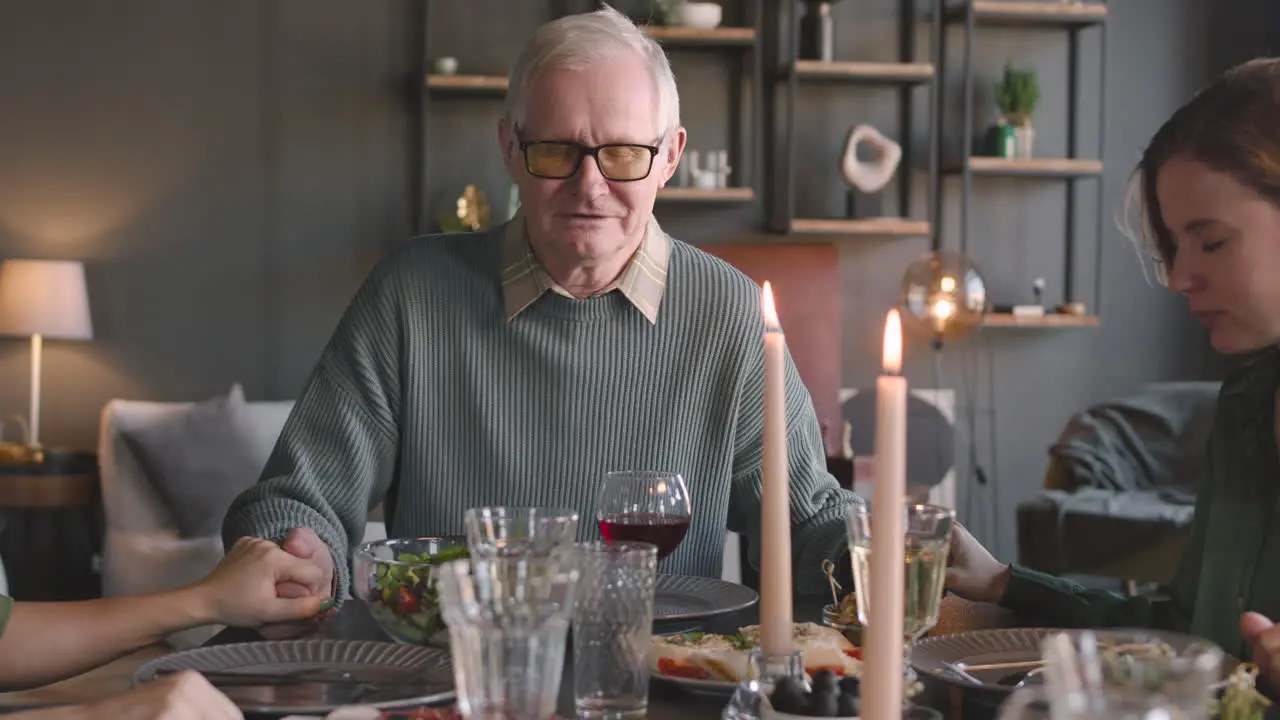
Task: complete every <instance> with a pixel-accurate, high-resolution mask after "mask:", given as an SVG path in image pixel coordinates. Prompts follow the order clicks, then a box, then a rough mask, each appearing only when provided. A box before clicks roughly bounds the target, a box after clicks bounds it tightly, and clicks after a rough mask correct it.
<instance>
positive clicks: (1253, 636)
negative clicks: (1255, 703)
mask: <svg viewBox="0 0 1280 720" xmlns="http://www.w3.org/2000/svg"><path fill="white" fill-rule="evenodd" d="M1240 634H1241V635H1242V636H1243V637H1244V640H1245V642H1247V643H1249V644H1250V645H1251V646H1252V647H1253V663H1254V664H1255V665H1257V666H1258V677H1259V678H1262V679H1264V680H1266V682H1267V685H1268V686H1269V688H1270V689H1280V626H1277V625H1276V624H1275V623H1274V622H1272V621H1271V618H1268V617H1267V616H1265V615H1260V614H1258V613H1256V612H1247V613H1245V614H1243V615H1241V616H1240ZM1261 689H1262V688H1259V690H1261Z"/></svg>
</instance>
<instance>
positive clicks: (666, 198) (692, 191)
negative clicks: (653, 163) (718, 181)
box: [658, 187, 756, 205]
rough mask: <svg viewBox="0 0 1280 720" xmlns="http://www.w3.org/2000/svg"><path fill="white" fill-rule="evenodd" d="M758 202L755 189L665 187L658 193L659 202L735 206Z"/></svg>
mask: <svg viewBox="0 0 1280 720" xmlns="http://www.w3.org/2000/svg"><path fill="white" fill-rule="evenodd" d="M755 200H756V191H755V188H749V187H725V188H713V189H709V190H704V189H702V188H696V187H664V188H662V189H661V190H659V191H658V202H669V203H706V204H713V205H714V204H733V203H752V202H755Z"/></svg>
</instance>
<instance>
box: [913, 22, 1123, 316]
mask: <svg viewBox="0 0 1280 720" xmlns="http://www.w3.org/2000/svg"><path fill="white" fill-rule="evenodd" d="M944 18H945V19H946V22H947V25H948V26H949V27H955V26H959V35H960V37H961V41H962V43H963V47H962V51H963V52H962V60H961V69H960V72H959V73H958V75H959V82H960V95H961V101H962V102H961V103H960V106H961V107H962V108H963V109H962V111H961V115H962V117H961V118H959V120H960V122H959V123H956V122H955V121H951V122H950V125H952V126H956V125H958V126H960V128H961V137H960V138H959V143H958V148H957V154H958V157H953V158H949V159H948V160H947V161H945V162H944V164H943V169H944V172H945V173H947V174H951V175H956V176H959V180H960V182H959V183H958V185H959V196H960V197H959V213H958V215H959V223H958V224H959V227H958V236H959V241H958V244H959V248H958V249H959V252H960V253H961V254H968V252H969V235H970V232H971V230H970V227H969V221H970V217H971V216H972V212H971V204H972V202H973V197H974V194H975V189H974V185H973V182H974V180H975V179H978V178H982V177H1002V178H1010V179H1019V178H1023V179H1029V180H1036V179H1039V180H1055V179H1056V180H1061V181H1062V182H1063V185H1064V188H1065V190H1064V192H1065V197H1064V221H1063V243H1062V258H1063V259H1062V264H1063V270H1062V273H1063V282H1062V298H1061V301H1060V303H1049V304H1050V305H1056V304H1061V305H1069V306H1074V307H1083V305H1082V304H1081V303H1080V301H1079V300H1078V299H1077V295H1078V292H1077V290H1078V289H1077V287H1076V273H1077V269H1076V265H1077V263H1078V261H1079V258H1078V257H1077V255H1078V251H1077V240H1078V236H1079V235H1080V234H1081V228H1079V227H1078V222H1077V217H1076V216H1077V212H1076V210H1077V207H1076V206H1077V204H1078V203H1077V200H1078V198H1079V195H1080V192H1081V189H1080V187H1078V184H1079V183H1080V182H1082V181H1092V182H1093V183H1094V189H1095V190H1096V192H1097V194H1098V200H1097V210H1096V212H1095V217H1094V220H1095V228H1094V233H1093V236H1094V243H1095V246H1094V257H1093V263H1094V275H1095V277H1094V280H1093V305H1092V307H1087V308H1085V309H1086V310H1087V314H1086V313H1085V312H1081V313H1078V314H1047V315H1045V316H1043V317H1013V316H1012V315H1001V314H992V315H989V316H988V317H987V318H986V320H985V321H984V323H983V325H984V327H1005V328H1055V327H1096V326H1097V325H1098V324H1099V323H1098V318H1097V314H1098V313H1099V312H1100V308H1099V305H1100V301H1101V287H1100V285H1101V283H1100V282H1099V281H1098V279H1097V277H1096V276H1097V274H1098V270H1099V269H1100V262H1101V241H1100V238H1101V236H1102V232H1103V226H1102V224H1103V221H1104V213H1103V212H1102V210H1101V209H1102V208H1104V207H1105V206H1106V205H1105V202H1104V198H1103V196H1102V192H1103V188H1102V181H1101V177H1102V172H1103V169H1104V168H1103V163H1102V160H1101V158H1102V157H1103V156H1104V154H1105V153H1104V149H1105V145H1104V139H1105V118H1106V87H1105V86H1106V77H1107V59H1106V46H1107V36H1106V19H1107V6H1106V4H1105V3H1103V2H1099V1H1097V0H1083V1H1081V2H1074V1H1073V2H1047V1H1044V0H1042V1H1041V2H1022V1H1016V2H1014V1H1005V0H969V1H968V2H961V3H958V4H950V5H948V7H947V9H946V11H945V13H944ZM986 27H996V28H1003V29H1005V30H1006V31H1010V32H1039V31H1054V32H1065V33H1066V37H1067V53H1066V54H1067V58H1066V65H1067V88H1066V94H1067V98H1066V105H1067V109H1066V114H1067V117H1066V135H1067V137H1066V148H1065V153H1062V155H1061V156H1053V155H1050V156H1041V155H1037V154H1036V152H1035V127H1034V124H1033V118H1034V114H1035V110H1036V108H1037V106H1038V105H1039V101H1040V99H1041V97H1040V86H1039V82H1038V78H1037V76H1036V73H1035V71H1034V69H1029V68H1021V67H1018V66H1016V65H1015V64H1014V63H1013V62H1012V60H1007V61H1006V62H1005V66H1004V69H1003V74H1002V75H1001V76H1000V77H999V78H997V79H996V80H995V82H994V95H995V102H996V105H997V109H998V111H999V118H998V120H997V122H995V123H994V124H992V125H990V126H989V127H987V128H986V129H985V131H986V132H985V136H984V137H983V138H982V141H981V142H977V141H975V140H976V135H977V133H976V132H975V124H976V122H977V119H976V117H975V115H976V113H975V109H974V94H975V91H974V86H975V84H976V78H975V75H976V73H975V70H974V61H973V55H974V53H973V46H974V44H975V38H976V35H977V34H978V32H979V30H980V29H981V28H986ZM1090 29H1096V31H1097V32H1096V35H1097V42H1098V48H1099V50H1098V60H1099V61H1098V66H1099V70H1098V75H1099V88H1098V90H1097V92H1096V97H1097V103H1098V131H1097V132H1098V137H1097V145H1096V149H1091V150H1089V151H1084V148H1083V143H1082V141H1081V139H1080V135H1081V133H1080V128H1079V125H1080V122H1081V117H1080V116H1081V114H1082V113H1081V111H1080V98H1081V95H1082V89H1081V86H1082V84H1083V82H1082V77H1081V75H1082V73H1081V65H1082V63H1081V55H1082V53H1081V44H1082V40H1081V34H1082V32H1084V31H1086V30H1090ZM948 37H949V33H944V34H943V52H942V53H941V54H940V56H939V57H940V58H941V60H940V61H939V64H940V70H939V78H940V79H939V84H940V85H941V86H942V91H943V92H944V93H945V91H946V87H947V73H946V66H947V65H948V55H947V54H946V44H947V38H948ZM1091 52H1092V51H1091ZM946 107H947V106H944V107H943V110H942V117H941V118H940V121H939V123H938V125H937V126H936V127H935V132H936V133H937V134H936V138H935V142H936V143H938V144H939V146H941V145H942V143H943V132H944V130H943V129H942V128H943V127H945V126H947V125H948V122H947V117H946ZM1087 155H1092V156H1093V157H1087ZM1006 191H1007V189H1006ZM936 202H937V205H936V206H935V210H934V212H935V213H938V212H940V208H941V206H942V193H941V192H940V193H939V194H938V196H937V198H936Z"/></svg>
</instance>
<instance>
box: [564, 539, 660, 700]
mask: <svg viewBox="0 0 1280 720" xmlns="http://www.w3.org/2000/svg"><path fill="white" fill-rule="evenodd" d="M657 568H658V549H657V548H656V547H654V546H653V545H650V544H648V543H626V542H622V543H618V542H615V543H583V544H581V545H579V546H578V569H579V571H580V573H581V576H580V579H579V582H578V592H577V598H576V600H575V602H574V608H573V701H574V706H575V709H576V710H577V714H578V717H579V718H588V719H590V720H631V719H632V718H643V717H644V716H645V714H646V713H647V712H648V707H649V663H648V659H649V637H650V634H651V632H652V629H653V595H654V588H655V586H656V584H657V580H658V570H657Z"/></svg>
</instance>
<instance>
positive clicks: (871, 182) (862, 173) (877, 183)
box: [840, 125, 902, 193]
mask: <svg viewBox="0 0 1280 720" xmlns="http://www.w3.org/2000/svg"><path fill="white" fill-rule="evenodd" d="M863 143H866V144H867V145H868V146H870V147H871V149H872V150H874V151H875V158H874V159H872V160H867V161H865V162H863V161H860V160H858V146H859V145H861V144H863ZM901 161H902V146H901V145H899V144H898V143H896V142H894V141H893V140H890V139H889V138H887V137H885V136H884V134H883V133H881V132H880V131H879V130H876V129H875V128H873V127H871V126H870V125H859V126H857V127H855V128H853V129H852V130H850V131H849V137H848V138H847V139H846V140H845V142H844V154H843V155H842V156H841V157H840V174H841V175H843V176H844V181H845V182H847V183H849V185H851V186H853V187H854V188H856V189H858V190H860V191H862V192H864V193H874V192H879V191H880V190H882V189H884V186H885V185H888V184H889V180H890V179H892V178H893V174H894V173H895V172H897V170H898V163H900V162H901Z"/></svg>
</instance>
